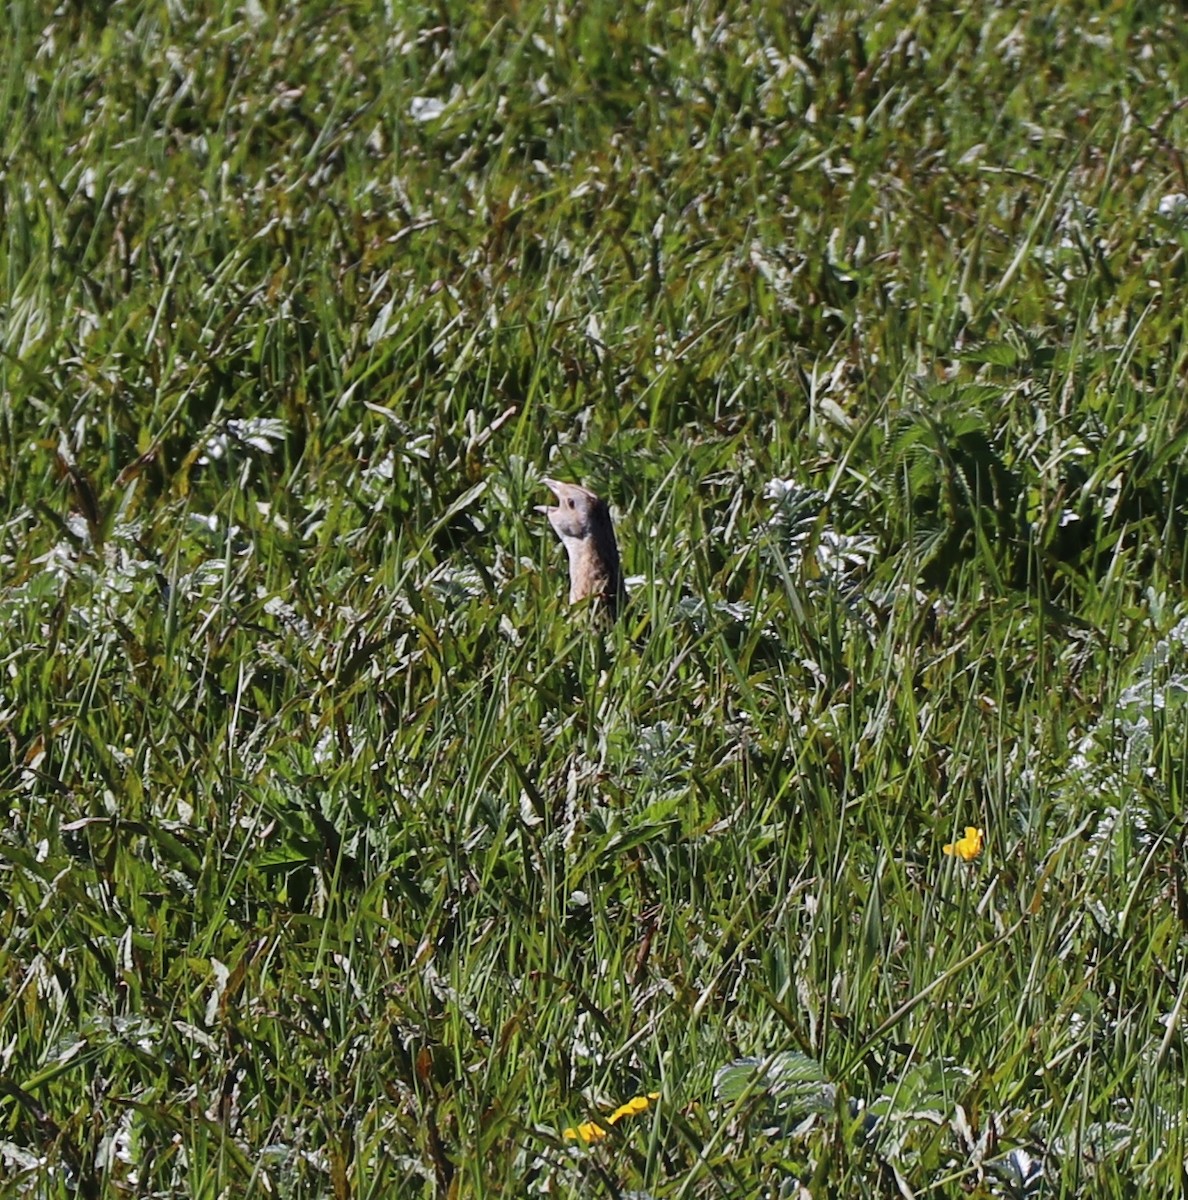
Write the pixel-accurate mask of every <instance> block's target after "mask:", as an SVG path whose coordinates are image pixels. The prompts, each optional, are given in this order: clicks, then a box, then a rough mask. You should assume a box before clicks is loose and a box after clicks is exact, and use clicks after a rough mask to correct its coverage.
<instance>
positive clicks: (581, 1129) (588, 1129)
mask: <svg viewBox="0 0 1188 1200" xmlns="http://www.w3.org/2000/svg"><path fill="white" fill-rule="evenodd" d="M561 1136H562V1137H563V1138H566V1139H567V1140H569V1141H571V1142H572V1141H575V1140H576V1139H578V1138H581V1140H582V1141H583V1142H600V1141H602V1139H603V1138H604V1137H606V1130H605V1129H603V1128H602V1126H601V1125H599V1124H598V1122H597V1121H583V1122H582V1123H581V1124H580V1125H579V1126H578V1127H577V1128H576V1129H574V1128H572V1127H570V1128H569V1129H564V1130H562V1131H561Z"/></svg>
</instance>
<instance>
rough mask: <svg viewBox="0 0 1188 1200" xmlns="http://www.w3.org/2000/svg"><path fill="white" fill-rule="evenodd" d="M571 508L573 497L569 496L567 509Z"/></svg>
mask: <svg viewBox="0 0 1188 1200" xmlns="http://www.w3.org/2000/svg"><path fill="white" fill-rule="evenodd" d="M573 506H574V504H573V497H572V496H570V498H569V507H570V508H573Z"/></svg>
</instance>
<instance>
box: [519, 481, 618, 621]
mask: <svg viewBox="0 0 1188 1200" xmlns="http://www.w3.org/2000/svg"><path fill="white" fill-rule="evenodd" d="M543 482H544V484H545V486H546V487H547V488H548V489H549V490H550V491H551V492H552V493H553V495H554V496H556V498H557V503H556V505H555V506H550V505H547V504H540V505H537V512H542V513H544V514H545V515H546V516H547V517H548V518H549V524H550V525H552V527H553V529H554V531H555V532H556V534H557V536H558V537H559V538H560V539H561V542H562V544H563V545H564V546H565V552H566V553H567V554H568V555H569V602H570V604H577V603H578V602H579V601H582V600H586V599H593V602H594V603H595V604H596V605H597V606H599V607H601V609H602V610H603V611H604V612H605V613H606V614H607V615H608V616H609V617H610V619H611V620H612V621H613V620H614V619H615V617H616V616H617V615H618V611H619V606H620V605H621V604H622V602H623V600H624V599H625V598H626V592H625V590H624V588H623V572H622V569H621V567H620V565H619V546H618V543H617V542H616V541H615V527H614V523H613V522H612V521H611V515H610V509H609V508H608V507H607V503H606V501H605V500H603V499H601V498H600V497H598V496H596V495H595V494H594V493H593V492H592V491H590V489H589V488H586V487H582V486H581V484H577V483H561V482H559V481H558V480H556V479H545V480H543Z"/></svg>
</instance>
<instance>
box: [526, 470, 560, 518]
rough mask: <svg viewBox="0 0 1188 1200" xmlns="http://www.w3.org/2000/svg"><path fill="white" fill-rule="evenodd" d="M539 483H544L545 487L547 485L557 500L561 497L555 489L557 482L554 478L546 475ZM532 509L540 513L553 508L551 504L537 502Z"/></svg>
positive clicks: (550, 510) (548, 511)
mask: <svg viewBox="0 0 1188 1200" xmlns="http://www.w3.org/2000/svg"><path fill="white" fill-rule="evenodd" d="M541 483H543V484H544V485H545V487H547V488H548V489H549V491H550V492H552V493H553V495H554V496H556V497H557V499H558V500H560V499H561V494H560V493H559V492H558V491H557V487H558V484H557V481H556V480H555V479H549V478H548V477H547V476H546V477H545V478H544V479H542V480H541ZM533 511H534V512H540V513H550V512H552V511H553V508H552V506H551V505H548V504H537V505H535V506H534V507H533Z"/></svg>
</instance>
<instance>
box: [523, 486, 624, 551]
mask: <svg viewBox="0 0 1188 1200" xmlns="http://www.w3.org/2000/svg"><path fill="white" fill-rule="evenodd" d="M541 482H542V483H543V484H544V485H545V487H547V488H548V489H549V491H551V492H552V493H553V495H554V496H556V498H557V503H556V505H548V504H538V505H537V506H536V511H537V512H542V513H544V514H545V516H547V517H548V518H549V524H550V525H552V527H553V528H554V529H555V530H556V532H557V536H558V537H559V538H560V539H561V540H562V541H563V542H565V543H567V544H568V543H569V542H570V541H575V542H582V541H585V540H586V539H587V538H590V537H596V536H598V535H599V534H600V533H602V532H603V531H605V530H609V529H610V528H611V518H610V509H609V508H608V507H607V504H606V501H605V500H603V499H601V498H600V497H599V496H596V495H595V494H594V493H593V492H592V491H590V489H589V488H585V487H582V486H581V484H579V483H561V482H560V481H559V480H556V479H544V480H542V481H541Z"/></svg>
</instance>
